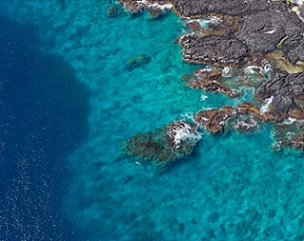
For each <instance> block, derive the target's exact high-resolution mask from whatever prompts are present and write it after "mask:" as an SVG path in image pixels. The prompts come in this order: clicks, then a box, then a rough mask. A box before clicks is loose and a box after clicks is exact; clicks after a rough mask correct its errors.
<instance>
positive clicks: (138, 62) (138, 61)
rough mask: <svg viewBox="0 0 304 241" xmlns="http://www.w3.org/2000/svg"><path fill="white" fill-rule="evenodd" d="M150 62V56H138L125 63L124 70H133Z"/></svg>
mask: <svg viewBox="0 0 304 241" xmlns="http://www.w3.org/2000/svg"><path fill="white" fill-rule="evenodd" d="M150 61H151V58H150V56H148V55H146V54H139V55H136V56H135V57H134V58H132V59H129V60H128V61H127V63H126V68H127V70H133V69H135V68H137V67H140V66H142V65H145V64H148V63H149V62H150Z"/></svg>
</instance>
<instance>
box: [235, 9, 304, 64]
mask: <svg viewBox="0 0 304 241" xmlns="http://www.w3.org/2000/svg"><path fill="white" fill-rule="evenodd" d="M239 25H240V30H239V32H238V33H236V37H237V38H238V39H240V40H242V41H244V42H245V43H246V44H247V45H248V46H249V47H250V48H251V49H252V50H254V51H256V52H259V53H262V54H265V53H268V52H272V51H274V50H276V49H277V48H283V52H284V56H285V57H287V58H288V59H289V60H290V61H291V62H292V63H295V62H296V61H298V60H303V58H304V44H303V43H304V40H303V32H304V23H303V22H302V21H301V20H300V19H299V17H298V16H297V15H296V14H295V13H294V12H291V11H288V10H287V9H285V8H284V7H281V8H277V9H272V10H269V11H265V12H258V13H255V14H250V15H248V16H246V17H243V18H242V19H241V20H240V22H239ZM277 45H279V46H277Z"/></svg>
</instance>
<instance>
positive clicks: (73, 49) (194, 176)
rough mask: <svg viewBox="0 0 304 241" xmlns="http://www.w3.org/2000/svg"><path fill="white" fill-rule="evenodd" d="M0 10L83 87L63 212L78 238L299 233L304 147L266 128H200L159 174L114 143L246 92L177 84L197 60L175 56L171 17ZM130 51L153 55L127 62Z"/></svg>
mask: <svg viewBox="0 0 304 241" xmlns="http://www.w3.org/2000/svg"><path fill="white" fill-rule="evenodd" d="M112 5H115V6H116V7H117V9H118V16H117V17H116V18H109V17H108V16H107V9H108V8H109V7H110V6H112ZM0 9H2V12H1V14H2V15H4V16H6V17H9V18H10V19H11V20H13V21H16V22H18V23H22V24H32V25H34V26H35V27H36V28H38V29H39V31H40V38H41V41H42V43H43V44H42V46H41V52H43V53H49V54H54V55H58V56H60V57H62V58H63V59H64V61H65V62H66V63H67V64H69V65H70V66H71V67H72V68H73V69H74V71H75V73H76V77H77V79H78V80H79V81H80V82H81V83H82V84H84V85H85V86H86V87H87V88H88V89H89V90H90V93H91V94H90V97H89V105H90V113H89V115H88V126H89V134H88V137H87V139H86V140H85V141H84V143H82V144H81V145H80V147H79V148H77V149H76V150H72V151H71V152H70V154H69V155H68V157H67V158H65V159H64V160H62V162H63V165H66V166H68V169H69V170H70V172H71V177H70V178H69V182H68V183H67V184H66V183H64V184H62V185H66V186H65V190H66V192H65V193H64V194H63V198H62V202H61V209H60V211H61V212H62V214H63V215H64V216H65V217H66V220H67V222H70V223H72V224H73V226H74V228H75V229H76V230H78V231H77V232H78V233H79V235H78V236H79V240H88V241H97V240H100V241H112V240H113V241H114V240H115V241H129V240H132V241H139V240H141V241H149V240H163V241H175V240H176V241H182V240H190V241H192V240H199V241H203V240H204V241H205V240H206V241H208V240H225V241H238V240H240V241H241V240H261V241H262V240H294V241H300V240H304V165H303V161H304V160H303V155H302V154H301V153H298V152H293V151H286V152H275V151H273V150H272V149H271V144H272V143H273V140H272V127H271V124H265V125H263V126H262V128H261V129H259V130H258V131H256V132H254V133H250V134H239V133H237V132H234V131H228V132H227V133H225V134H223V135H216V136H212V135H210V134H208V133H206V132H203V137H202V139H201V141H200V142H199V144H198V145H197V147H196V149H195V152H194V153H193V154H192V155H191V156H190V157H188V158H187V159H184V160H180V161H178V162H177V163H176V165H173V166H172V167H170V168H169V169H168V170H166V171H165V172H162V171H159V170H157V169H156V168H155V167H153V166H150V165H147V164H145V163H141V165H138V163H136V161H138V160H135V159H132V158H129V157H126V156H125V155H123V153H122V151H121V143H122V142H123V141H125V140H127V139H128V138H129V137H131V136H132V135H134V134H136V133H138V132H147V131H151V130H154V129H156V128H159V127H162V126H164V125H166V124H167V123H168V122H171V121H174V120H178V119H182V118H185V117H184V116H189V115H190V116H191V114H193V113H195V112H197V111H199V110H201V109H203V108H211V107H221V106H222V105H224V104H230V105H233V106H235V105H237V104H238V103H240V102H242V101H243V100H244V98H243V99H237V100H230V99H229V98H227V97H225V96H222V95H219V94H212V93H205V92H203V91H201V90H193V89H190V88H189V87H187V86H186V85H185V83H184V82H183V81H182V80H181V77H182V75H183V74H185V73H188V74H190V73H191V72H192V71H193V70H195V69H196V68H198V67H200V66H198V65H190V64H187V63H184V62H183V61H182V57H181V50H180V47H179V46H178V45H177V44H176V43H175V40H176V38H177V37H178V36H179V35H181V34H182V33H184V32H185V31H188V30H187V28H186V27H185V25H184V23H183V22H182V21H181V20H180V19H179V18H178V17H177V16H176V15H174V14H173V13H168V14H167V15H166V16H164V17H161V18H159V19H152V18H151V17H149V15H147V14H145V13H143V14H140V15H138V16H133V17H132V16H130V15H129V14H128V13H127V12H125V11H124V10H123V9H122V8H120V7H119V5H116V3H115V2H114V1H110V0H109V1H107V0H104V1H93V0H88V1H47V0H45V1H4V0H3V1H1V2H0ZM138 54H146V55H148V56H150V57H151V61H150V62H149V63H147V64H145V65H142V66H140V67H138V68H135V69H133V70H128V69H127V68H126V63H127V61H128V60H129V59H131V58H134V57H135V56H136V55H138ZM202 95H206V96H207V98H206V99H205V100H202V98H201V97H202ZM249 95H250V94H249ZM71 121H73V120H71ZM33 168H34V167H33ZM20 240H21V239H20ZM42 240H44V239H42ZM45 240H47V239H45Z"/></svg>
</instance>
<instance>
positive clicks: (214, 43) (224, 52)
mask: <svg viewBox="0 0 304 241" xmlns="http://www.w3.org/2000/svg"><path fill="white" fill-rule="evenodd" d="M179 43H180V45H181V46H182V48H183V53H182V54H183V58H184V60H185V61H187V62H189V63H198V64H219V65H229V64H232V65H233V64H241V63H242V62H243V61H244V59H245V57H246V56H248V49H247V47H246V45H244V44H243V43H242V42H241V41H240V40H237V39H235V38H228V37H225V36H220V35H209V36H205V37H202V38H200V37H197V36H195V35H185V36H182V37H180V38H179Z"/></svg>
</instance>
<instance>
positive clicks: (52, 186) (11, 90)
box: [0, 16, 89, 241]
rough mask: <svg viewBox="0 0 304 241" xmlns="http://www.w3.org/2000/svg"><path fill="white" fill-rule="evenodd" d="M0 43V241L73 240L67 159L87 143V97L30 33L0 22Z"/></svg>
mask: <svg viewBox="0 0 304 241" xmlns="http://www.w3.org/2000/svg"><path fill="white" fill-rule="evenodd" d="M0 36H1V38H0V105H1V109H0V117H1V118H0V173H1V175H0V230H1V232H0V240H3V241H14V240H16V241H17V240H73V232H72V230H73V228H71V226H69V225H68V223H67V222H66V221H65V219H64V215H62V211H61V203H62V200H63V198H64V194H65V192H66V189H67V183H68V181H69V179H70V177H69V176H70V175H69V174H70V170H69V167H68V165H67V163H66V156H67V155H68V154H69V153H70V152H71V151H72V150H73V149H74V148H76V147H77V146H79V145H80V144H81V143H82V142H83V141H84V140H85V139H86V137H87V132H88V124H87V115H88V111H89V107H88V97H89V91H88V90H87V88H86V87H85V86H84V85H83V84H81V83H80V82H79V81H78V80H77V79H76V77H75V73H74V70H73V69H72V68H71V67H70V66H69V65H68V64H67V63H66V62H64V61H63V59H62V57H60V56H55V55H45V54H42V53H41V52H40V47H41V43H40V38H39V32H38V30H37V29H36V28H34V27H33V26H30V25H24V24H23V23H22V22H21V23H20V24H18V23H15V22H11V21H10V20H8V19H7V18H5V17H3V16H0ZM22 237H23V238H22Z"/></svg>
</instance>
